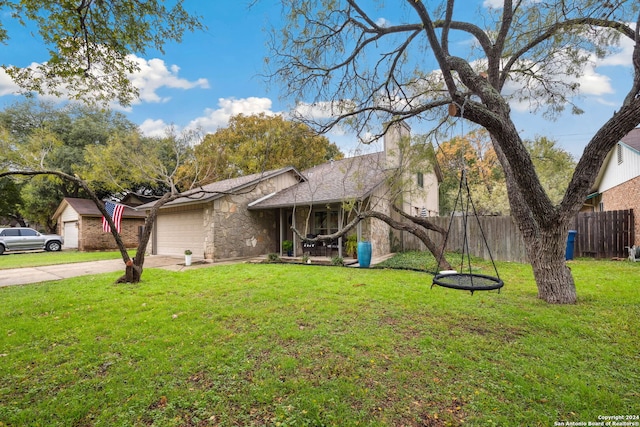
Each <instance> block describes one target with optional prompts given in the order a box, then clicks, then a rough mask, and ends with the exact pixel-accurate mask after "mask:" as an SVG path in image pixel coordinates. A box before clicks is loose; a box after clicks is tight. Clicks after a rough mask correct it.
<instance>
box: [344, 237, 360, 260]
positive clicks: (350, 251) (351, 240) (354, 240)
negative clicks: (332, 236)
mask: <svg viewBox="0 0 640 427" xmlns="http://www.w3.org/2000/svg"><path fill="white" fill-rule="evenodd" d="M344 249H345V252H346V253H347V255H348V256H350V257H351V258H355V259H358V236H356V235H355V234H351V235H349V236H347V243H346V244H345V248H344Z"/></svg>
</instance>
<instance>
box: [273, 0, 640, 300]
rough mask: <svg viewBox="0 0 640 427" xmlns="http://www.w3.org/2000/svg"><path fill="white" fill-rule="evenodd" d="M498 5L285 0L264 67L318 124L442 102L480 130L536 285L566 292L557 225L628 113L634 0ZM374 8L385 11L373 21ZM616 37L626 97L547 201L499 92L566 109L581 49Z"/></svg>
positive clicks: (562, 296)
mask: <svg viewBox="0 0 640 427" xmlns="http://www.w3.org/2000/svg"><path fill="white" fill-rule="evenodd" d="M478 3H480V2H474V4H478ZM485 3H486V4H495V3H496V2H485ZM501 3H502V4H501V6H494V7H491V8H488V7H487V8H485V9H483V10H482V13H469V10H468V9H469V4H468V2H456V1H455V0H446V1H445V0H443V1H438V2H433V1H430V2H427V1H423V0H394V1H387V2H378V1H375V2H371V1H361V0H338V1H336V0H320V1H317V2H309V1H307V0H285V1H284V2H283V7H284V10H285V14H286V16H287V19H286V21H285V24H284V25H283V26H282V28H277V29H274V31H273V37H272V41H273V42H272V44H271V51H272V52H271V56H270V58H269V61H268V66H269V67H271V68H272V69H271V70H270V71H269V73H270V75H272V76H273V80H274V81H275V82H278V83H281V86H282V88H283V89H284V91H285V93H284V95H285V96H288V97H290V98H291V99H295V100H296V101H297V100H306V99H312V100H313V104H310V105H306V106H305V107H312V108H313V107H315V108H316V109H320V110H321V112H323V113H325V114H317V115H315V116H314V117H315V119H314V118H309V120H308V123H310V124H312V125H314V126H316V127H317V128H318V129H320V130H327V129H330V128H331V127H333V126H335V125H337V124H345V125H346V124H348V125H352V126H353V127H354V128H355V129H356V130H357V131H358V132H359V133H360V134H364V133H365V132H367V131H369V130H370V129H371V128H380V126H379V123H378V122H379V121H380V120H381V121H389V120H396V121H400V120H405V119H411V118H420V119H429V120H432V121H433V123H446V122H447V117H448V116H449V114H450V112H451V114H453V115H454V116H459V117H460V118H461V119H463V120H467V121H470V122H473V123H475V124H477V125H478V126H480V127H483V128H485V129H486V130H487V131H488V132H489V134H490V135H491V139H492V141H493V147H494V149H495V152H496V155H497V158H498V160H499V162H500V164H501V165H502V169H503V171H504V174H505V177H506V184H507V192H508V196H509V204H510V207H511V214H512V216H513V217H514V219H515V221H516V222H517V224H518V227H519V229H520V232H521V234H522V236H523V238H524V241H525V245H526V247H527V252H528V255H529V259H530V262H531V265H532V267H533V272H534V276H535V279H536V284H537V287H538V296H539V297H540V298H541V299H544V300H545V301H547V302H549V303H575V302H576V299H577V295H576V289H575V283H574V279H573V276H572V274H571V270H570V269H569V268H568V267H567V265H566V263H565V259H564V252H565V245H566V236H567V233H568V228H569V223H570V221H571V219H572V218H573V216H574V215H575V214H576V213H577V212H578V211H579V209H580V207H581V206H582V203H583V200H584V199H585V197H586V196H587V194H588V192H589V190H590V187H591V186H592V184H593V183H594V181H595V179H596V175H597V173H598V170H599V168H600V166H601V165H602V162H603V161H604V159H605V157H606V155H607V153H608V152H609V151H610V150H611V149H612V148H613V147H614V146H615V145H616V143H617V142H618V141H619V140H620V139H621V138H622V137H623V136H625V135H626V134H627V133H628V132H629V131H631V130H632V129H633V128H635V127H636V126H637V125H638V124H640V43H638V40H640V3H639V2H637V1H630V0H628V1H617V2H611V1H597V0H583V1H579V2H567V1H563V0H541V1H513V0H504V1H503V2H501ZM398 11H400V13H398ZM387 13H388V14H389V15H391V14H392V15H393V16H394V17H397V20H394V21H391V22H390V21H388V20H384V19H379V17H381V16H382V17H385V16H386V15H387ZM630 23H631V24H630ZM622 38H625V39H627V40H630V41H631V42H632V43H633V46H634V48H633V49H632V50H631V52H630V53H629V56H630V57H629V58H628V59H629V63H630V64H633V70H632V73H630V75H629V78H628V79H626V80H625V84H626V87H627V93H626V96H625V98H624V100H623V102H622V103H621V105H620V106H619V108H618V109H617V111H616V113H615V114H614V115H613V116H612V117H610V118H609V119H608V120H606V121H605V123H604V124H603V125H602V127H601V128H600V130H598V131H597V132H596V133H595V134H594V135H593V138H592V139H591V140H590V141H589V143H588V144H587V146H586V148H585V151H584V154H583V156H582V157H581V158H580V160H579V161H578V163H577V165H576V168H575V171H574V174H573V175H572V179H571V181H570V183H569V186H568V188H567V191H566V192H565V193H564V195H563V197H562V200H561V201H560V202H559V203H557V204H554V202H553V201H552V200H551V199H550V197H549V195H548V194H547V192H546V191H545V189H544V186H543V184H542V182H540V179H538V175H537V174H536V170H535V167H534V163H533V160H532V158H531V156H530V155H529V152H528V150H527V148H526V145H525V142H524V141H523V140H522V138H521V137H520V135H519V132H518V128H517V126H516V125H515V123H514V121H513V120H512V117H511V107H510V105H509V103H510V101H513V100H517V101H521V102H528V103H529V105H530V106H531V108H532V109H536V110H539V111H542V112H544V113H546V114H548V115H550V116H554V115H556V114H557V113H559V112H561V111H563V110H564V109H565V108H567V107H570V108H571V110H572V112H574V113H579V112H580V108H579V107H578V106H577V105H576V104H574V103H573V102H572V100H573V99H574V95H576V94H578V93H579V90H580V85H579V83H578V79H579V78H580V77H581V76H582V74H583V70H584V68H585V66H586V64H587V60H588V58H589V57H590V56H591V55H597V56H603V55H605V54H607V53H610V52H613V51H616V50H617V49H618V46H619V45H618V43H619V41H620V40H621V39H622ZM461 39H464V40H467V42H465V43H464V44H462V43H459V40H461ZM618 53H619V54H623V53H620V52H618ZM434 68H435V69H437V70H436V71H435V72H434V71H432V70H433V69H434Z"/></svg>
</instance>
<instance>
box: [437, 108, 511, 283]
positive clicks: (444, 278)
mask: <svg viewBox="0 0 640 427" xmlns="http://www.w3.org/2000/svg"><path fill="white" fill-rule="evenodd" d="M464 104H466V99H465V102H464V103H463V105H462V106H461V112H460V117H464V107H465V105H464ZM455 105H456V107H457V105H458V104H455ZM462 129H464V128H462ZM461 157H462V158H461V164H462V169H461V172H460V183H459V186H458V195H457V196H456V200H455V203H454V206H453V210H452V211H451V218H450V220H449V228H448V229H447V233H446V234H445V237H444V241H443V243H442V251H441V252H440V256H439V258H438V263H437V266H439V265H440V262H441V261H442V259H443V257H444V253H445V248H446V246H447V242H448V239H449V234H450V233H451V229H452V227H453V220H454V216H455V213H456V209H457V208H458V203H459V204H460V210H461V212H462V223H463V224H462V225H463V227H464V229H463V230H464V231H463V241H462V256H461V260H460V268H459V270H460V271H459V272H458V271H455V270H447V271H440V272H437V274H435V275H434V277H433V283H432V284H431V287H432V288H433V286H435V285H438V286H442V287H446V288H451V289H461V290H467V291H470V292H471V294H472V295H473V292H475V291H485V290H495V289H497V290H498V292H500V288H502V287H503V286H504V282H503V281H502V279H500V275H499V274H498V269H497V267H496V264H495V261H494V259H493V255H492V254H491V250H490V248H489V244H488V242H487V237H486V235H485V233H484V230H483V229H482V225H481V223H480V218H479V217H478V214H477V211H476V207H475V204H474V203H473V199H472V197H471V190H470V188H469V183H468V180H467V171H466V162H465V161H464V156H463V155H461ZM463 191H465V195H466V204H465V198H463ZM470 209H471V210H472V211H473V215H474V216H475V218H476V221H477V224H478V229H479V230H480V234H481V236H482V240H483V243H484V247H485V248H487V251H488V253H489V258H490V260H491V265H492V266H493V270H494V272H495V276H488V275H484V274H477V273H473V269H472V266H471V251H470V247H469V236H468V230H469V214H470V213H471V212H470ZM465 255H466V261H467V269H468V273H463V272H462V271H463V270H464V264H465Z"/></svg>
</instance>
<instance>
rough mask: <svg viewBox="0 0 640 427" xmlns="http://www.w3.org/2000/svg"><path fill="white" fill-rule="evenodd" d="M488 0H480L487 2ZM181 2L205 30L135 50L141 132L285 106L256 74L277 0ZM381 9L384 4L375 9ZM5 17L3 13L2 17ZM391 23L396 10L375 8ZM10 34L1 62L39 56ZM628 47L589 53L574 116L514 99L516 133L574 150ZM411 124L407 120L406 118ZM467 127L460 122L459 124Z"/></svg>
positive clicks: (610, 91)
mask: <svg viewBox="0 0 640 427" xmlns="http://www.w3.org/2000/svg"><path fill="white" fill-rule="evenodd" d="M491 3H496V1H493V0H485V1H484V4H483V7H489V6H490V5H491ZM186 7H187V8H188V9H189V10H190V11H192V12H193V13H196V14H199V15H202V16H203V22H204V23H205V25H206V26H207V27H208V29H207V30H206V31H205V32H198V33H188V34H186V35H185V37H184V40H183V43H182V44H173V43H172V44H169V45H167V46H165V53H164V54H161V53H160V52H147V54H146V55H145V56H144V57H140V58H138V60H139V63H140V67H141V71H140V72H139V73H138V74H136V75H135V76H133V78H134V81H135V84H136V85H137V87H138V88H139V89H140V93H141V97H140V99H139V100H138V101H136V102H135V103H134V104H133V105H132V106H130V107H129V108H126V109H121V111H123V112H124V113H125V114H126V115H127V116H128V118H129V119H130V120H132V121H133V122H134V123H137V124H138V125H139V126H140V128H141V129H142V131H143V132H144V133H146V134H148V135H158V134H161V133H163V132H164V130H165V129H166V127H167V126H169V125H174V126H176V127H177V128H178V129H186V128H193V127H199V128H200V129H202V130H204V131H205V132H215V130H216V129H218V128H219V127H225V126H226V124H227V122H228V120H229V118H230V117H231V116H232V115H235V114H238V113H244V114H252V113H260V112H265V113H268V114H271V113H285V114H286V113H287V112H288V111H290V108H291V107H292V106H291V105H290V104H289V103H287V102H284V101H281V100H279V93H278V88H277V87H268V85H267V84H266V83H265V80H264V78H263V77H261V76H260V75H261V74H262V73H263V72H264V67H263V63H264V62H263V61H264V58H265V56H266V55H268V52H267V48H266V41H267V34H266V32H265V31H264V30H265V28H267V27H269V26H271V25H273V26H276V27H277V26H278V25H279V23H280V19H281V12H282V11H281V6H280V2H278V1H275V0H262V1H260V2H257V4H256V5H254V6H253V7H251V8H249V7H248V2H247V1H245V0H239V1H210V0H206V1H204V0H199V1H197V0H187V1H186ZM382 13H383V14H384V13H386V12H384V11H383V12H382ZM3 18H6V17H3ZM379 19H386V20H388V21H390V22H391V23H397V22H393V21H394V19H397V17H394V16H380V17H379ZM3 22H4V24H5V25H7V26H8V28H9V30H10V32H9V35H10V37H11V39H10V40H9V42H8V43H7V44H6V45H0V52H1V53H0V55H1V57H2V63H4V64H13V65H19V66H27V65H29V64H30V63H32V62H42V61H44V60H46V57H47V56H46V50H45V49H44V47H43V46H42V45H41V44H39V43H38V40H37V39H33V38H32V37H31V36H30V35H29V34H28V33H27V32H25V31H23V30H20V31H18V30H19V28H20V27H17V29H18V30H16V31H13V29H16V27H14V26H11V22H10V21H7V19H3ZM622 49H623V53H624V50H625V49H626V51H627V55H626V57H625V55H624V54H620V55H614V56H611V57H608V58H605V59H602V60H595V59H594V62H593V64H592V65H591V66H589V67H588V68H587V72H586V73H585V75H584V77H583V79H582V80H581V87H582V92H583V97H582V98H581V100H580V101H579V105H580V106H581V107H582V108H583V109H584V110H585V111H586V113H585V114H583V115H581V116H573V115H571V114H569V113H565V114H563V115H562V116H561V117H559V118H558V119H557V120H556V121H554V122H549V121H546V120H543V119H542V118H541V117H539V116H537V115H534V114H531V113H529V112H528V110H527V108H526V107H525V106H519V105H513V111H514V120H515V122H516V124H517V126H518V129H520V130H521V131H522V135H523V136H524V137H526V138H533V137H534V136H536V135H542V136H547V137H550V138H552V139H555V140H556V141H557V142H558V144H559V146H560V147H562V148H564V149H565V150H567V151H569V152H570V153H571V154H572V155H574V157H579V156H580V154H581V153H582V150H583V148H584V146H585V144H586V143H587V142H588V140H589V138H590V137H591V136H592V135H593V134H594V133H595V131H596V130H597V129H598V128H599V127H600V126H601V125H602V124H603V123H604V122H605V120H606V119H608V118H609V117H610V116H611V115H612V113H613V111H614V110H615V109H616V108H618V106H619V105H620V103H621V101H622V98H623V96H624V93H625V92H626V90H627V88H628V86H629V82H630V73H631V67H630V54H628V49H630V46H623V47H622ZM15 93H16V88H15V85H13V83H12V82H11V81H10V79H9V78H8V77H7V76H6V74H4V72H2V71H0V106H4V105H7V104H10V103H13V102H15V101H17V100H19V99H20V98H19V97H18V96H17V95H15ZM412 126H413V125H412ZM422 126H424V125H416V127H413V131H414V133H420V132H421V131H426V129H423V128H422ZM465 128H466V127H465ZM328 137H329V138H330V139H332V140H333V141H335V142H336V143H338V145H339V146H340V147H341V148H342V149H343V151H345V152H347V153H349V152H351V151H352V150H353V149H354V148H355V147H356V138H355V136H353V135H348V134H347V135H344V134H330V135H328Z"/></svg>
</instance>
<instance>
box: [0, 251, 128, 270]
mask: <svg viewBox="0 0 640 427" xmlns="http://www.w3.org/2000/svg"><path fill="white" fill-rule="evenodd" d="M130 253H131V255H134V254H135V250H133V251H132V252H130ZM118 258H120V252H118V251H107V252H78V251H75V250H64V251H60V252H21V253H10V252H5V253H4V254H3V255H2V256H0V270H3V269H6V268H23V267H41V266H43V265H55V264H68V263H74V262H86V261H100V260H103V259H118Z"/></svg>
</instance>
